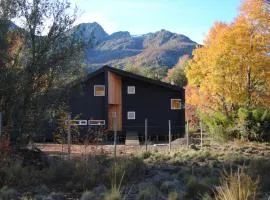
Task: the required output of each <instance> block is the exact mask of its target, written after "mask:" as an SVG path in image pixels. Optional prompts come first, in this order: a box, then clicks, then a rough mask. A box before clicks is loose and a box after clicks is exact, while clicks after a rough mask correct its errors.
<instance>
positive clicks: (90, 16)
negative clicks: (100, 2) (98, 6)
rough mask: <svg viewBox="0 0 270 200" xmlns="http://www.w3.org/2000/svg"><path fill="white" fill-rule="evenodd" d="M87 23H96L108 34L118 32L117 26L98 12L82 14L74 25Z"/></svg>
mask: <svg viewBox="0 0 270 200" xmlns="http://www.w3.org/2000/svg"><path fill="white" fill-rule="evenodd" d="M89 22H97V23H98V24H100V25H101V26H102V27H103V29H104V30H105V31H106V32H107V33H109V34H111V33H113V32H116V31H119V27H118V25H117V24H116V23H115V22H113V21H112V20H110V19H108V18H107V17H106V16H105V15H104V14H102V13H100V12H92V13H83V14H82V15H81V16H79V17H78V20H77V21H76V24H80V23H89Z"/></svg>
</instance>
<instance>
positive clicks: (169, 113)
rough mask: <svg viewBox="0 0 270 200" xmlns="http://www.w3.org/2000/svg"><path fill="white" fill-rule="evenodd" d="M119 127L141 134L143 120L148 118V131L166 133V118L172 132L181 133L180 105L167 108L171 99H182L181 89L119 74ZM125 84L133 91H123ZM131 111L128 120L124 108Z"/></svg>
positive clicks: (174, 133)
mask: <svg viewBox="0 0 270 200" xmlns="http://www.w3.org/2000/svg"><path fill="white" fill-rule="evenodd" d="M122 83H123V85H122V87H123V88H122V98H123V130H125V131H126V130H136V131H138V132H139V133H140V135H144V120H145V118H147V119H148V125H149V129H148V130H149V131H148V132H149V134H151V135H152V136H154V135H164V136H167V134H168V120H171V124H172V134H173V135H178V134H181V135H183V134H184V126H185V114H184V109H181V110H171V99H177V98H180V99H181V100H182V101H183V103H184V95H183V92H180V91H175V90H173V89H170V88H166V87H163V86H159V85H154V84H149V83H147V82H144V81H138V80H136V79H132V78H127V77H122ZM127 86H135V90H136V93H135V94H127ZM128 111H135V112H136V119H135V120H128V119H127V112H128Z"/></svg>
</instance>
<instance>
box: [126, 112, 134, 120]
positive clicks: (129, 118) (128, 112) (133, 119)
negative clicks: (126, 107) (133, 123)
mask: <svg viewBox="0 0 270 200" xmlns="http://www.w3.org/2000/svg"><path fill="white" fill-rule="evenodd" d="M129 113H134V118H129ZM127 119H128V120H135V119H136V112H135V111H128V112H127Z"/></svg>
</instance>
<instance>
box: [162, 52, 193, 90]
mask: <svg viewBox="0 0 270 200" xmlns="http://www.w3.org/2000/svg"><path fill="white" fill-rule="evenodd" d="M189 60H190V58H189V56H188V55H184V56H182V57H181V58H180V59H179V61H178V63H177V64H176V65H175V66H174V67H173V68H171V69H169V70H168V73H167V77H166V79H165V80H166V82H169V83H171V84H174V85H178V86H180V87H184V86H185V85H186V84H187V78H186V74H185V71H184V70H185V68H186V66H187V65H188V61H189Z"/></svg>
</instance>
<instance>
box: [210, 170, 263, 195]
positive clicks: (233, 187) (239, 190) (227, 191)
mask: <svg viewBox="0 0 270 200" xmlns="http://www.w3.org/2000/svg"><path fill="white" fill-rule="evenodd" d="M258 184H259V179H258V178H257V179H256V180H255V181H253V180H252V179H251V177H250V176H248V175H247V174H245V172H244V170H243V169H238V171H237V172H236V173H232V172H230V173H226V172H225V173H224V174H223V175H222V178H221V185H220V186H218V187H216V191H215V199H216V200H255V199H256V197H257V188H258Z"/></svg>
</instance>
